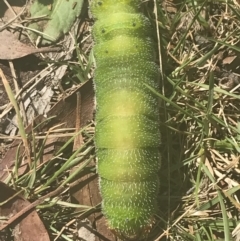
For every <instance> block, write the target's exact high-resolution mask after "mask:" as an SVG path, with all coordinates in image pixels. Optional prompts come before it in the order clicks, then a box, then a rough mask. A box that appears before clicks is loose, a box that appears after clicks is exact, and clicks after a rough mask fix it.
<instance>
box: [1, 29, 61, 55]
mask: <svg viewBox="0 0 240 241" xmlns="http://www.w3.org/2000/svg"><path fill="white" fill-rule="evenodd" d="M59 50H61V48H59V47H55V48H50V47H44V48H39V49H36V48H34V47H31V46H28V45H26V44H23V43H21V42H20V41H19V40H18V39H16V37H15V35H14V34H13V33H11V32H9V31H7V30H3V31H2V32H0V59H6V60H13V59H18V58H21V57H24V56H26V55H29V54H36V53H43V52H44V53H46V52H54V51H59Z"/></svg>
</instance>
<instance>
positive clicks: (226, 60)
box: [222, 55, 237, 64]
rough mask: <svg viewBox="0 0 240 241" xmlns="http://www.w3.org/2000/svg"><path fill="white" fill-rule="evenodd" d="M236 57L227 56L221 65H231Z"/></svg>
mask: <svg viewBox="0 0 240 241" xmlns="http://www.w3.org/2000/svg"><path fill="white" fill-rule="evenodd" d="M236 58H237V56H236V55H235V56H228V57H226V58H225V59H223V61H222V63H223V64H231V63H232V62H233V60H234V59H236Z"/></svg>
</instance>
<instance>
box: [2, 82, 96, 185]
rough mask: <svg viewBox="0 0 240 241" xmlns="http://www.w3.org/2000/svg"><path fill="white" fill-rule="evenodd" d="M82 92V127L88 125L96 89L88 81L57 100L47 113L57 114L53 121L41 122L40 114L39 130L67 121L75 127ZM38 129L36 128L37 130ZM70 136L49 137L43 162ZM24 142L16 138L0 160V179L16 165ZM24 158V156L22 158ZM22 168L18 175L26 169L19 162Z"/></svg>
mask: <svg viewBox="0 0 240 241" xmlns="http://www.w3.org/2000/svg"><path fill="white" fill-rule="evenodd" d="M78 92H80V93H81V94H80V96H81V114H80V119H79V121H80V123H81V127H83V126H85V125H87V123H88V122H89V121H90V120H92V119H93V111H94V102H93V99H94V91H93V83H92V82H91V81H88V82H86V83H84V84H83V85H81V86H79V87H78V88H76V89H75V90H74V91H73V92H72V93H71V94H69V95H68V96H66V97H65V98H64V99H61V100H60V101H59V102H57V103H56V104H55V105H54V106H53V107H52V108H51V109H50V110H49V112H48V113H47V116H48V117H52V116H56V118H54V119H52V121H51V122H45V123H44V124H43V125H40V123H41V122H42V121H43V120H44V119H45V118H44V117H43V116H42V115H41V116H38V117H36V118H35V119H34V122H33V124H34V126H39V127H38V128H39V129H38V130H37V131H39V132H44V131H48V130H49V129H50V128H51V127H52V126H54V125H58V124H61V123H65V127H66V128H74V127H75V125H76V123H75V120H76V115H77V113H76V112H77V107H76V106H77V101H76V100H77V93H78ZM32 129H33V126H32V124H31V125H29V126H28V127H27V128H26V133H27V134H30V133H31V132H32ZM35 131H36V130H35ZM68 138H69V137H62V138H60V137H58V138H48V139H47V141H46V143H45V146H46V148H45V150H44V155H43V158H42V160H41V162H42V163H44V162H46V161H48V160H50V159H51V158H52V156H53V155H54V152H56V151H57V150H58V149H59V148H60V147H61V146H62V143H64V142H65V141H67V139H68ZM21 142H22V140H21V139H16V140H14V142H13V143H12V145H11V146H10V148H9V150H8V151H7V153H6V155H5V156H4V157H3V159H2V160H0V180H2V181H4V180H5V178H6V177H7V176H8V172H7V170H9V171H11V170H12V168H13V167H14V165H15V158H16V152H17V149H18V147H19V145H20V143H21ZM23 155H24V148H23V146H22V145H21V147H20V150H19V156H20V157H22V156H23ZM20 159H23V158H20ZM19 165H20V168H19V170H18V175H22V174H23V173H24V172H25V171H26V169H27V165H26V163H21V164H19Z"/></svg>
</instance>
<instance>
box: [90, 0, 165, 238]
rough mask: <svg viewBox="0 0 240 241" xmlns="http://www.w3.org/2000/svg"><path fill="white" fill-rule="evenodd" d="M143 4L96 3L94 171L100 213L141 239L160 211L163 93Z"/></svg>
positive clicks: (104, 0) (116, 229) (125, 233)
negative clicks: (160, 96)
mask: <svg viewBox="0 0 240 241" xmlns="http://www.w3.org/2000/svg"><path fill="white" fill-rule="evenodd" d="M139 3H140V1H139V0H92V3H91V6H90V10H91V13H92V15H93V17H94V19H95V24H94V26H93V29H92V33H93V38H94V40H95V46H94V49H93V51H94V57H95V62H96V69H95V75H94V82H95V90H96V102H97V107H96V132H95V144H96V148H97V158H98V164H97V171H98V174H99V184H100V192H101V195H102V199H103V201H102V211H103V214H104V215H105V217H106V219H107V222H108V226H109V228H110V229H111V230H113V231H114V232H115V233H117V234H118V235H120V236H121V237H127V238H129V239H134V238H137V237H139V236H144V235H145V234H146V230H148V229H149V227H151V224H152V220H153V215H154V213H155V212H156V208H157V195H158V188H159V178H158V171H159V168H160V152H159V146H160V131H159V106H158V99H157V97H156V96H155V95H154V94H153V93H152V92H151V91H150V90H149V88H147V86H146V85H148V86H151V87H152V88H154V89H156V90H158V89H159V69H158V67H157V65H156V64H155V62H154V61H155V59H154V46H153V40H152V38H151V35H152V28H151V24H150V21H149V20H148V18H147V17H146V16H145V15H144V14H143V13H141V12H140V8H139Z"/></svg>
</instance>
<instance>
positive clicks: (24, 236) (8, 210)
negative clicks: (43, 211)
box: [0, 182, 50, 241]
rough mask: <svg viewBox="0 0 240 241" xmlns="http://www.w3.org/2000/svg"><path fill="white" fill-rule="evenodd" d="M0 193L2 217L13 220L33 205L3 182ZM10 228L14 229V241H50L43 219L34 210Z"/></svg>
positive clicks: (25, 214)
mask: <svg viewBox="0 0 240 241" xmlns="http://www.w3.org/2000/svg"><path fill="white" fill-rule="evenodd" d="M0 192H1V195H0V203H3V204H2V205H1V206H0V216H1V217H6V218H7V219H11V217H13V216H14V215H16V214H17V213H19V212H20V211H21V210H22V209H23V208H25V207H27V206H29V205H30V204H31V203H30V202H28V201H27V200H25V199H24V198H23V197H21V196H20V195H17V192H16V191H15V190H13V189H12V188H10V187H9V186H7V185H6V184H4V183H3V182H0ZM3 222H4V221H3ZM7 222H8V221H7ZM0 227H1V223H0ZM9 227H10V228H12V229H13V231H12V234H11V235H12V236H14V241H29V240H31V241H50V238H49V236H48V233H47V231H46V229H45V227H44V225H43V223H42V221H41V219H40V218H39V216H38V214H37V212H36V211H35V210H33V209H31V210H30V211H29V212H27V213H24V214H23V215H21V216H20V217H19V218H18V219H17V220H16V221H15V222H13V223H10V224H9ZM1 237H3V233H2V232H1V233H0V238H1ZM6 240H9V239H6Z"/></svg>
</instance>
